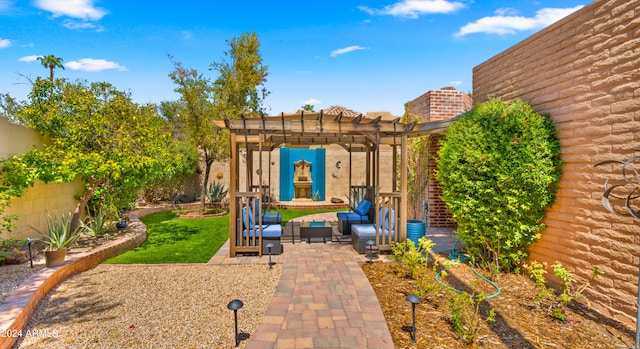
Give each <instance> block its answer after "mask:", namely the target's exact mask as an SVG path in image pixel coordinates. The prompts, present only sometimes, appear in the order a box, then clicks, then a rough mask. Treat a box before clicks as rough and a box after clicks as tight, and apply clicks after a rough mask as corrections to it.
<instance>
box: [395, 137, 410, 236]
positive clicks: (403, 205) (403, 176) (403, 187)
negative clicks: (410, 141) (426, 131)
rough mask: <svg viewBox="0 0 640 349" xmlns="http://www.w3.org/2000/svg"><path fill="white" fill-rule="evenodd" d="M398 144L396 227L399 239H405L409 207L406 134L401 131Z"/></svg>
mask: <svg viewBox="0 0 640 349" xmlns="http://www.w3.org/2000/svg"><path fill="white" fill-rule="evenodd" d="M401 139H402V140H401V145H400V157H401V159H400V226H399V227H398V229H399V230H400V234H399V235H400V241H405V240H406V239H407V230H406V227H407V210H408V208H409V204H408V202H407V199H408V194H407V191H408V185H407V177H408V176H407V174H408V167H409V166H408V165H409V155H408V154H407V153H408V151H407V134H406V133H402V138H401Z"/></svg>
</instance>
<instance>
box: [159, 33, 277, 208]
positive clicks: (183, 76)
mask: <svg viewBox="0 0 640 349" xmlns="http://www.w3.org/2000/svg"><path fill="white" fill-rule="evenodd" d="M227 43H228V44H229V46H230V49H229V51H227V52H225V56H227V57H229V59H230V61H229V62H227V61H223V62H220V63H217V62H214V63H212V64H211V65H210V69H212V70H216V71H218V72H219V73H220V76H219V77H218V78H217V79H216V80H215V81H214V82H211V80H209V79H208V78H206V77H205V76H204V75H202V74H200V73H198V71H197V70H195V69H191V68H186V67H184V65H183V64H182V63H181V62H177V61H174V60H173V58H172V57H171V56H169V59H170V60H171V62H172V64H173V71H172V72H171V73H170V74H169V76H170V77H171V79H172V80H173V82H174V83H175V84H176V85H177V87H176V89H175V90H176V92H178V93H179V94H180V100H179V101H178V102H177V105H176V106H175V107H176V115H179V117H178V118H179V119H180V120H182V125H183V127H184V130H185V134H187V135H188V138H189V140H190V142H191V144H192V145H193V146H194V147H196V148H197V149H198V151H199V153H200V156H201V158H202V161H203V162H204V164H205V169H204V177H203V180H202V187H201V190H200V211H201V212H204V210H205V199H206V192H207V186H208V183H209V177H210V174H211V165H212V164H213V163H214V162H215V161H224V160H226V159H228V158H229V134H228V132H227V131H226V130H224V129H220V128H218V127H217V126H215V125H213V123H212V122H211V121H212V120H216V119H218V120H220V119H223V118H229V119H237V118H240V116H241V115H246V116H261V115H264V109H263V106H262V103H263V101H264V98H266V96H267V95H268V94H269V93H268V91H267V90H266V88H265V87H264V83H265V82H266V77H267V75H268V73H267V67H266V66H263V65H262V56H261V55H260V41H259V40H258V36H257V35H256V34H255V33H245V34H242V35H241V36H240V37H239V38H233V39H232V40H230V41H227ZM165 107H168V105H166V106H165Z"/></svg>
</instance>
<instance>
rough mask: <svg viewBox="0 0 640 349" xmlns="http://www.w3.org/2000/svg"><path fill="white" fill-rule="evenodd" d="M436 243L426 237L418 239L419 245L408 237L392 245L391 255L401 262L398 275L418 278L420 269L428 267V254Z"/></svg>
mask: <svg viewBox="0 0 640 349" xmlns="http://www.w3.org/2000/svg"><path fill="white" fill-rule="evenodd" d="M435 245H436V244H435V243H434V242H433V241H432V240H430V239H427V238H426V237H424V236H423V237H421V238H420V240H418V246H416V245H415V244H414V243H413V241H411V240H409V239H407V240H405V241H402V242H397V243H394V244H393V246H392V247H391V257H392V259H393V260H395V261H397V262H400V269H399V270H398V275H400V276H405V277H410V278H412V279H416V277H417V275H419V273H420V271H422V270H424V269H426V267H427V255H428V254H429V252H431V249H432V248H433V246H435Z"/></svg>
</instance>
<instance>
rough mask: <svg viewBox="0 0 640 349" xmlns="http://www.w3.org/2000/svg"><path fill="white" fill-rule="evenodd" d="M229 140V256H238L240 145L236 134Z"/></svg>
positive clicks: (232, 133) (231, 135)
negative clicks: (237, 209)
mask: <svg viewBox="0 0 640 349" xmlns="http://www.w3.org/2000/svg"><path fill="white" fill-rule="evenodd" d="M229 139H230V142H231V147H230V152H229V153H230V154H229V155H230V157H231V159H230V161H229V172H231V177H230V178H229V194H230V195H229V196H230V197H231V198H230V200H229V256H230V257H235V256H236V235H237V232H236V229H237V228H236V222H237V221H238V217H237V215H236V213H237V212H236V208H237V207H238V203H237V198H236V194H237V192H238V184H239V182H238V181H239V180H238V157H239V156H238V155H239V154H238V145H237V143H236V134H235V133H234V132H231V134H230V135H229Z"/></svg>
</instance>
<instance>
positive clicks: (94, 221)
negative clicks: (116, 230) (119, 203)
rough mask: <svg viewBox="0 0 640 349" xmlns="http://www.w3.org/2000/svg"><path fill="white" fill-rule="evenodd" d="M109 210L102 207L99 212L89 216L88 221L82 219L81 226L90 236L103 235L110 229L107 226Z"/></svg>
mask: <svg viewBox="0 0 640 349" xmlns="http://www.w3.org/2000/svg"><path fill="white" fill-rule="evenodd" d="M107 216H108V215H107V211H106V210H105V209H104V208H102V207H100V209H99V210H98V212H97V213H95V214H94V215H93V216H91V217H89V218H88V219H87V221H86V222H83V221H80V226H81V227H82V230H83V232H84V233H85V234H87V235H88V236H102V235H104V233H105V232H106V231H107V230H109V229H108V228H107V225H106V222H107Z"/></svg>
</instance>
